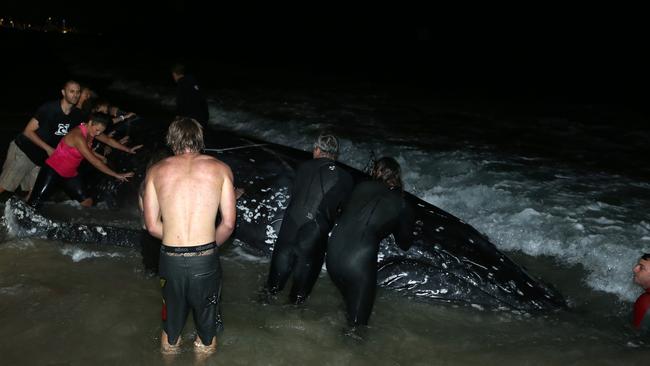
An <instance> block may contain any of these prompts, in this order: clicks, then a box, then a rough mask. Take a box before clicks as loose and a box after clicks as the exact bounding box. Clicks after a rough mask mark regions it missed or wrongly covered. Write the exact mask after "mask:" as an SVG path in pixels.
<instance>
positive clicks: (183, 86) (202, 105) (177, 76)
mask: <svg viewBox="0 0 650 366" xmlns="http://www.w3.org/2000/svg"><path fill="white" fill-rule="evenodd" d="M172 78H174V81H175V82H176V84H177V87H176V115H177V116H178V117H181V116H182V117H190V118H194V119H195V120H197V121H198V122H199V123H200V124H201V126H203V128H204V129H205V128H206V127H207V124H208V119H209V118H210V112H209V111H208V103H207V101H206V99H205V96H204V95H203V92H202V91H201V89H200V88H199V84H198V83H197V81H196V79H195V78H194V77H193V76H192V75H189V74H185V66H183V65H180V64H177V65H174V67H172Z"/></svg>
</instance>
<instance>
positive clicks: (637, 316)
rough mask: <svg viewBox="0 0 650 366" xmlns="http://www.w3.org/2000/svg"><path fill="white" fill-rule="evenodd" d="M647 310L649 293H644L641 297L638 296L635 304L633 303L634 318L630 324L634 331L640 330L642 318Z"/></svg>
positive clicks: (649, 301)
mask: <svg viewBox="0 0 650 366" xmlns="http://www.w3.org/2000/svg"><path fill="white" fill-rule="evenodd" d="M649 308H650V293H647V292H646V293H644V294H643V295H641V296H639V298H638V299H636V302H635V303H634V318H633V320H632V324H633V325H634V327H635V328H636V329H640V328H641V324H643V317H644V316H645V315H646V313H647V312H648V309H649Z"/></svg>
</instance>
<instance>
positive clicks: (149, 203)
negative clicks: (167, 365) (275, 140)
mask: <svg viewBox="0 0 650 366" xmlns="http://www.w3.org/2000/svg"><path fill="white" fill-rule="evenodd" d="M166 141H167V145H168V146H169V147H170V148H171V149H172V151H173V152H174V156H171V157H168V158H166V159H163V160H162V161H160V162H159V163H157V164H155V165H153V166H152V167H151V168H150V169H149V172H148V174H147V177H146V179H145V187H144V200H143V201H144V202H143V203H144V204H143V206H144V219H145V225H146V227H147V230H148V231H149V233H150V234H151V235H152V236H154V237H157V238H160V239H162V243H163V245H162V247H161V254H160V284H161V287H162V297H163V308H162V320H163V331H162V337H161V351H162V352H163V353H177V352H179V345H178V340H179V337H180V334H181V331H182V329H183V326H184V325H185V321H186V319H187V315H188V313H189V312H190V311H192V312H193V316H194V324H195V325H196V330H197V338H196V339H195V341H194V349H195V351H196V352H200V353H210V352H213V351H214V350H215V349H216V346H217V339H216V328H217V319H216V318H217V309H218V303H219V295H220V289H221V267H220V264H219V254H218V247H219V245H221V244H223V243H224V241H226V239H228V237H229V236H230V234H231V233H232V231H233V229H234V228H235V218H236V214H235V189H234V186H233V174H232V171H231V170H230V167H228V165H226V164H225V163H223V162H221V161H219V160H217V159H215V158H213V157H211V156H207V155H202V154H200V151H201V150H202V149H203V147H204V144H203V130H202V128H201V126H200V125H199V123H198V122H196V121H195V120H193V119H191V118H179V119H177V120H175V121H174V122H172V124H171V125H170V126H169V130H168V132H167V138H166ZM217 213H220V214H221V221H220V223H219V225H218V226H217V227H216V228H215V221H216V218H217Z"/></svg>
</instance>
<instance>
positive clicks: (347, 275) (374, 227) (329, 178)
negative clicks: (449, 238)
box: [266, 135, 414, 327]
mask: <svg viewBox="0 0 650 366" xmlns="http://www.w3.org/2000/svg"><path fill="white" fill-rule="evenodd" d="M338 152H339V143H338V139H337V138H336V137H335V136H333V135H321V136H319V137H318V139H317V140H316V142H315V143H314V149H313V159H312V160H310V161H306V162H304V163H302V164H301V165H300V166H298V168H297V170H296V175H295V178H294V180H293V184H292V190H291V199H290V202H289V205H288V207H287V209H286V211H285V214H284V218H283V220H282V226H281V227H280V232H279V234H278V239H277V241H276V243H275V246H274V248H273V255H272V258H271V268H270V270H269V275H268V279H267V283H266V290H267V291H268V293H270V294H272V295H274V294H277V293H278V292H280V291H282V289H283V288H284V286H285V284H286V283H287V281H288V279H289V277H290V276H291V278H292V281H293V283H292V286H291V291H290V293H289V299H290V301H291V302H292V303H295V304H301V303H303V302H305V301H306V299H307V297H308V296H309V294H310V293H311V291H312V289H313V287H314V284H315V283H316V280H317V279H318V275H319V273H320V271H321V268H322V266H323V262H324V260H325V258H327V259H326V267H327V272H328V273H329V275H330V278H331V279H332V281H333V282H334V284H335V285H336V286H337V287H338V289H339V291H340V292H341V294H342V295H343V299H344V301H345V306H346V310H347V318H348V323H349V324H350V325H351V326H353V327H354V326H358V325H367V324H368V319H369V318H370V314H371V312H372V307H373V304H374V299H375V288H376V283H377V254H378V252H379V243H380V242H381V240H382V239H384V238H385V237H387V236H388V235H389V234H393V236H394V238H395V242H396V243H397V244H398V246H399V247H400V248H401V249H402V250H408V249H409V248H410V246H411V243H412V232H413V230H412V227H413V223H414V216H413V210H412V208H411V207H410V206H409V205H408V203H407V202H406V200H405V199H404V196H403V191H402V180H401V172H400V166H399V164H398V163H397V161H395V159H393V158H390V157H384V158H381V159H379V160H378V161H376V162H375V164H374V168H373V170H372V173H371V176H372V178H373V180H370V181H365V182H361V183H359V184H357V185H356V187H353V185H354V182H353V179H352V177H351V176H350V174H349V173H348V172H346V171H345V170H344V169H343V168H341V167H340V166H338V165H337V163H336V158H337V156H338Z"/></svg>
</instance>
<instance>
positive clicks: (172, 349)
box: [160, 331, 181, 355]
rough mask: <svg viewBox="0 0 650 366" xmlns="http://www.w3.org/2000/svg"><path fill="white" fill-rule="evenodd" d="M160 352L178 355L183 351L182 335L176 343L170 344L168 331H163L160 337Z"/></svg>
mask: <svg viewBox="0 0 650 366" xmlns="http://www.w3.org/2000/svg"><path fill="white" fill-rule="evenodd" d="M160 353H162V354H163V355H177V354H179V353H181V337H180V336H179V337H178V340H177V341H176V344H170V343H169V339H168V338H167V333H165V332H164V331H163V332H162V336H161V337H160Z"/></svg>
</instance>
